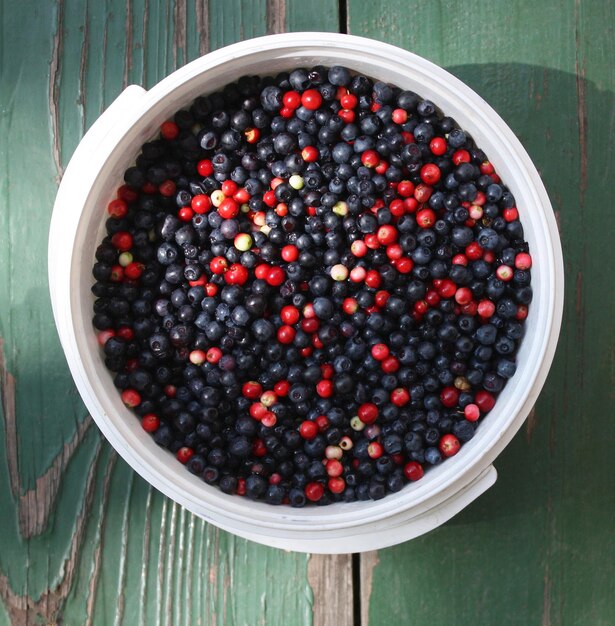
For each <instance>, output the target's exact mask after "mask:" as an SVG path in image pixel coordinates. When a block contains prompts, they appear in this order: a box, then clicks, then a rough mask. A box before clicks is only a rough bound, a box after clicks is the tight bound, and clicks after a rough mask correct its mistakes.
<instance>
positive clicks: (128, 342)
mask: <svg viewBox="0 0 615 626" xmlns="http://www.w3.org/2000/svg"><path fill="white" fill-rule="evenodd" d="M124 179H125V184H124V185H122V186H121V187H120V188H119V189H118V190H117V197H116V198H115V199H114V200H113V201H111V202H110V204H109V205H108V213H109V217H108V219H107V223H106V227H107V236H106V237H105V238H104V240H103V241H102V243H101V244H100V246H99V247H98V249H97V251H96V263H95V265H94V268H93V274H94V278H95V279H96V283H95V285H94V286H93V288H92V291H93V293H94V295H95V297H96V301H95V303H94V316H93V324H94V327H95V328H96V329H97V332H98V339H99V343H100V346H101V347H102V350H103V351H104V358H105V363H106V366H107V367H108V369H109V370H110V371H111V372H113V374H114V382H115V385H116V387H117V388H118V390H119V391H120V393H121V396H122V399H123V401H124V402H125V404H126V405H127V406H129V407H131V408H132V409H133V410H134V412H135V413H136V414H137V415H138V416H139V417H140V419H141V423H142V426H143V428H144V429H145V430H146V431H147V432H149V433H151V434H152V435H153V437H154V439H155V441H156V442H157V443H158V444H160V445H161V446H163V447H165V448H168V449H169V450H170V451H171V452H172V453H174V454H175V455H176V456H177V458H178V459H179V461H180V462H182V463H184V464H185V465H186V467H187V469H188V470H189V471H190V472H192V473H194V474H196V475H198V476H200V477H202V479H203V480H204V481H205V482H206V483H208V484H212V485H217V486H218V487H219V488H220V489H221V490H222V491H223V492H225V493H229V494H239V495H242V496H247V497H249V498H252V499H262V500H264V501H266V502H268V503H271V504H290V505H291V506H296V507H300V506H303V505H305V504H306V503H307V502H314V503H317V504H319V505H324V504H329V503H332V502H338V501H354V500H368V499H374V500H376V499H379V498H382V497H384V496H385V495H386V494H387V493H391V492H396V491H399V490H400V489H402V488H403V486H404V485H405V484H407V483H408V482H409V481H415V480H418V479H420V478H421V477H422V476H423V474H424V471H425V470H426V469H427V468H429V467H431V466H433V465H437V464H439V463H440V462H441V461H442V460H443V459H445V458H446V457H450V456H452V455H454V454H456V453H457V451H458V450H459V448H460V446H461V445H462V444H463V443H465V442H467V441H468V440H470V439H471V438H472V436H473V435H474V433H475V430H476V428H477V425H478V424H479V422H480V420H481V419H482V418H483V417H484V415H485V414H486V413H488V412H489V411H490V410H491V409H492V408H493V406H494V404H495V401H496V397H497V394H498V392H500V391H501V389H502V388H503V387H504V385H505V384H506V381H507V380H508V379H509V378H511V377H512V376H513V375H514V374H515V369H516V362H515V354H516V352H517V348H518V345H519V342H520V340H521V338H522V335H523V324H524V319H525V318H526V316H527V312H528V305H529V304H530V301H531V299H532V288H531V286H530V267H531V257H530V255H529V253H528V246H527V243H526V242H525V241H524V235H523V228H522V226H521V223H520V222H519V215H518V212H517V209H516V208H515V200H514V198H513V196H512V194H511V193H510V192H509V190H508V189H507V188H506V186H505V185H504V184H502V182H501V180H500V178H499V176H498V175H497V173H496V172H495V170H494V167H493V165H492V164H491V163H490V162H489V160H488V158H487V156H486V155H485V154H484V153H483V152H482V151H481V150H480V149H479V148H478V147H476V146H475V144H474V143H473V141H472V139H471V137H469V136H468V134H467V133H466V132H464V131H463V130H462V129H460V128H459V127H458V126H457V125H456V124H455V122H454V121H453V120H452V119H451V118H450V117H446V116H443V115H442V114H441V113H440V111H438V109H437V108H436V106H435V105H434V103H432V102H430V101H429V100H424V99H422V98H421V97H419V96H418V95H417V94H415V93H413V92H410V91H402V90H401V89H399V88H397V87H394V86H391V85H388V84H385V83H382V82H377V81H373V80H371V79H370V78H368V77H366V76H361V75H357V74H354V73H352V72H350V71H349V70H348V69H346V68H343V67H332V68H324V67H320V66H319V67H314V68H311V69H297V70H294V71H293V72H291V73H290V74H289V73H283V74H279V75H278V76H276V77H257V76H248V77H244V78H241V79H240V80H239V81H238V82H236V83H234V84H230V85H227V86H226V87H225V88H224V89H223V90H222V91H220V92H217V93H214V94H211V95H209V96H205V97H200V98H197V99H196V100H195V101H194V102H193V103H192V104H191V106H190V107H189V108H187V109H183V110H180V111H178V112H177V113H176V114H175V116H174V118H173V119H172V120H169V121H167V122H165V123H163V124H162V126H161V128H160V136H159V137H158V138H156V139H155V140H153V141H150V142H148V143H146V144H145V145H143V147H142V150H141V153H140V154H139V156H138V157H137V159H136V164H135V166H134V167H131V168H129V169H128V170H127V171H126V172H125V176H124Z"/></svg>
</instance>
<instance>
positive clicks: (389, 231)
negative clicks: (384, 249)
mask: <svg viewBox="0 0 615 626" xmlns="http://www.w3.org/2000/svg"><path fill="white" fill-rule="evenodd" d="M376 236H377V237H378V243H380V244H381V245H383V246H387V245H389V244H391V243H394V242H395V241H397V229H396V228H395V226H392V225H391V224H383V225H382V226H380V228H379V229H378V232H377V233H376Z"/></svg>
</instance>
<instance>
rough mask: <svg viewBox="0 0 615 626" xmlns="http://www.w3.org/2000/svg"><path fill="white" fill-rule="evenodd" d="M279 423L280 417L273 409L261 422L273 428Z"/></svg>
mask: <svg viewBox="0 0 615 626" xmlns="http://www.w3.org/2000/svg"><path fill="white" fill-rule="evenodd" d="M277 423H278V418H277V416H276V414H275V413H273V411H267V412H266V413H265V415H263V418H262V419H261V424H262V425H263V426H266V427H267V428H273V427H274V426H275V425H276V424H277Z"/></svg>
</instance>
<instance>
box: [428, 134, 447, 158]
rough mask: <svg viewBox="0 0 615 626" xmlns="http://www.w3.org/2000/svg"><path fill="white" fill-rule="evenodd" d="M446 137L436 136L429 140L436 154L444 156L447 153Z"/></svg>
mask: <svg viewBox="0 0 615 626" xmlns="http://www.w3.org/2000/svg"><path fill="white" fill-rule="evenodd" d="M446 147H447V146H446V139H444V137H434V138H433V139H432V140H431V141H430V142H429V149H430V150H431V152H432V153H433V154H435V155H436V156H442V155H443V154H445V153H446Z"/></svg>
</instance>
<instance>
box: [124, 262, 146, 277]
mask: <svg viewBox="0 0 615 626" xmlns="http://www.w3.org/2000/svg"><path fill="white" fill-rule="evenodd" d="M144 269H145V265H143V263H139V262H137V261H132V263H129V264H128V265H127V266H126V267H125V268H124V276H126V278H128V279H130V280H137V278H139V277H140V276H141V274H142V273H143V270H144Z"/></svg>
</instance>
